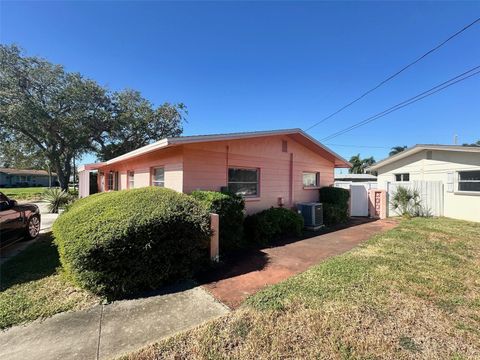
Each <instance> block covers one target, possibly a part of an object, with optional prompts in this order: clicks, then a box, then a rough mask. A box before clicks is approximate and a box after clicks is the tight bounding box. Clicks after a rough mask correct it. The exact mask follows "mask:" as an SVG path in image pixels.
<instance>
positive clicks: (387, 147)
mask: <svg viewBox="0 0 480 360" xmlns="http://www.w3.org/2000/svg"><path fill="white" fill-rule="evenodd" d="M325 145H328V146H341V147H351V148H366V149H391V148H392V147H391V146H370V145H346V144H331V143H327V144H325Z"/></svg>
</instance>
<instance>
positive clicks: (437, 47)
mask: <svg viewBox="0 0 480 360" xmlns="http://www.w3.org/2000/svg"><path fill="white" fill-rule="evenodd" d="M478 22H480V18H477V19H476V20H475V21H473V22H471V23H470V24H468V25H466V26H464V27H463V28H462V29H460V30H458V31H457V32H456V33H455V34H453V35H451V36H450V37H449V38H448V39H446V40H444V41H443V42H441V43H440V44H438V45H437V46H435V47H434V48H433V49H430V50H429V51H427V52H426V53H425V54H423V55H422V56H420V57H418V58H417V59H416V60H414V61H413V62H411V63H410V64H408V65H406V66H404V67H403V68H401V69H400V70H398V71H397V72H396V73H394V74H392V75H390V76H389V77H388V78H386V79H385V80H383V81H381V82H380V83H378V84H377V85H376V86H374V87H373V88H371V89H370V90H368V91H367V92H365V93H363V94H362V95H360V96H359V97H358V98H356V99H355V100H353V101H351V102H349V103H348V104H346V105H344V106H342V107H341V108H340V109H338V110H337V111H335V112H333V113H331V114H330V115H328V116H327V117H324V118H323V119H321V120H320V121H317V122H316V123H315V124H313V125H312V126H310V127H309V128H307V129H305V131H308V130H310V129H312V128H314V127H315V126H317V125H320V124H321V123H323V122H324V121H327V120H328V119H330V118H331V117H333V116H335V115H337V114H338V113H339V112H341V111H343V110H345V109H346V108H348V107H350V106H352V105H353V104H355V103H356V102H357V101H359V100H361V99H363V98H364V97H365V96H367V95H368V94H370V93H372V92H374V91H375V90H377V89H378V88H379V87H380V86H382V85H384V84H385V83H387V82H389V81H390V80H392V79H393V78H395V77H396V76H398V75H400V74H401V73H402V72H404V71H405V70H407V69H408V68H410V67H411V66H413V65H415V64H416V63H418V62H419V61H421V60H422V59H424V58H425V57H427V56H428V55H430V54H431V53H433V52H434V51H436V50H438V49H439V48H441V47H442V46H443V45H445V44H446V43H447V42H449V41H450V40H452V39H453V38H455V37H457V36H458V35H460V34H461V33H463V32H464V31H465V30H467V29H468V28H470V27H472V26H473V25H475V24H476V23H478Z"/></svg>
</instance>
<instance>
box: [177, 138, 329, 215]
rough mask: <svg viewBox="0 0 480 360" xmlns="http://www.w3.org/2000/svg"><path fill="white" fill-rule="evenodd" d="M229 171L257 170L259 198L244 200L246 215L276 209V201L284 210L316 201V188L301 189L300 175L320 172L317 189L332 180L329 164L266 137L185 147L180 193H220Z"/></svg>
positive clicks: (295, 145) (300, 148) (291, 142)
mask: <svg viewBox="0 0 480 360" xmlns="http://www.w3.org/2000/svg"><path fill="white" fill-rule="evenodd" d="M282 141H287V148H288V149H287V152H283V151H282ZM292 160H293V161H292ZM229 167H239V168H258V169H259V170H260V184H259V196H257V197H254V198H246V208H247V212H248V213H254V212H257V211H260V210H263V209H266V208H269V207H271V206H278V198H279V197H282V198H283V202H284V204H285V206H286V207H290V206H294V205H295V204H296V203H297V202H310V201H318V188H317V189H304V188H303V180H302V172H303V171H312V172H320V186H327V185H331V184H333V177H334V166H333V162H331V161H329V160H327V159H325V158H323V157H322V156H320V155H318V154H316V153H315V152H313V151H311V150H309V149H307V148H306V147H304V146H303V145H301V144H299V143H297V142H296V141H295V140H293V139H292V138H290V137H288V136H269V137H263V138H255V139H243V140H232V141H218V142H209V143H197V144H190V145H185V146H184V191H185V192H186V193H188V192H191V191H193V190H197V189H201V190H215V191H218V190H220V188H221V187H222V186H227V185H228V180H227V176H228V168H229Z"/></svg>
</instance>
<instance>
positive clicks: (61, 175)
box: [50, 157, 72, 191]
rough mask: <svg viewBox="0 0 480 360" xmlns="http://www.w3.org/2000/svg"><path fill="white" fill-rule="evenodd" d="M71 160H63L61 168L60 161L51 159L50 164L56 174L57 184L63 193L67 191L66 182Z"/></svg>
mask: <svg viewBox="0 0 480 360" xmlns="http://www.w3.org/2000/svg"><path fill="white" fill-rule="evenodd" d="M71 160H72V159H71V158H70V157H69V158H67V159H65V161H64V163H63V166H62V162H61V160H60V159H51V160H50V161H51V163H52V165H53V168H54V170H55V172H56V173H57V177H58V182H59V183H60V188H61V189H62V190H64V191H68V182H69V180H70V175H71V173H72V165H71Z"/></svg>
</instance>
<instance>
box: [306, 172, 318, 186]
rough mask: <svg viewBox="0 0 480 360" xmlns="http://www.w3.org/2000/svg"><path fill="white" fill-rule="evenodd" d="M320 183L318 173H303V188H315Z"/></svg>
mask: <svg viewBox="0 0 480 360" xmlns="http://www.w3.org/2000/svg"><path fill="white" fill-rule="evenodd" d="M319 183H320V173H318V172H304V173H303V186H304V187H317V186H318V184H319Z"/></svg>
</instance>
